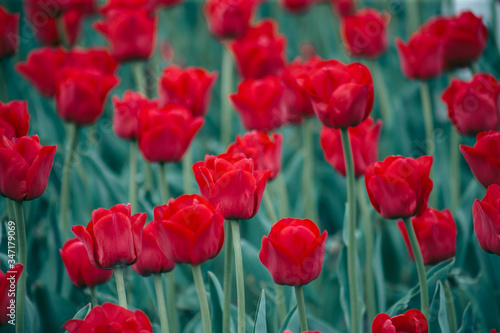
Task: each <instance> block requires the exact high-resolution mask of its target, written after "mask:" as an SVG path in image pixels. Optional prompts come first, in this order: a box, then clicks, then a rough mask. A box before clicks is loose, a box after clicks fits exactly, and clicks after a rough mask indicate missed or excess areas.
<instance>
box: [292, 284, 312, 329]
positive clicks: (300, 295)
mask: <svg viewBox="0 0 500 333" xmlns="http://www.w3.org/2000/svg"><path fill="white" fill-rule="evenodd" d="M295 298H296V299H297V311H298V312H299V320H300V331H301V332H305V331H308V330H309V328H308V327H307V316H306V302H305V301H304V289H303V287H302V286H295Z"/></svg>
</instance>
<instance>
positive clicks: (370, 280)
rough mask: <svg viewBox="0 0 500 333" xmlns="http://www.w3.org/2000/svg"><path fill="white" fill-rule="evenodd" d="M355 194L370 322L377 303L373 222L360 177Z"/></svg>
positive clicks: (375, 312)
mask: <svg viewBox="0 0 500 333" xmlns="http://www.w3.org/2000/svg"><path fill="white" fill-rule="evenodd" d="M357 183H358V184H357V185H358V189H357V191H356V192H357V194H358V202H359V210H360V211H361V215H362V217H363V226H364V229H365V258H366V263H365V279H364V280H365V293H366V309H367V313H368V322H369V323H371V322H372V321H373V319H374V318H375V316H376V315H377V303H376V298H375V282H374V279H375V275H374V273H373V253H374V252H373V239H374V236H373V224H372V221H371V219H370V212H369V210H368V205H367V203H366V198H365V196H364V192H365V185H364V182H363V179H362V178H358V179H357Z"/></svg>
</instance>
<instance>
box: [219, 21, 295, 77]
mask: <svg viewBox="0 0 500 333" xmlns="http://www.w3.org/2000/svg"><path fill="white" fill-rule="evenodd" d="M228 47H229V49H230V50H231V52H232V53H233V55H234V58H235V60H236V67H237V68H238V72H239V73H240V75H241V76H242V77H243V78H244V79H250V78H255V79H260V78H263V77H265V76H267V75H277V74H279V73H280V72H281V71H282V70H283V69H284V68H285V47H286V39H285V36H283V35H280V34H278V33H277V23H276V22H275V21H273V20H271V19H265V20H262V21H260V22H259V23H258V25H256V26H252V27H250V28H248V29H247V31H246V33H245V35H243V36H242V37H241V38H238V39H236V40H234V41H232V42H230V43H229V45H228Z"/></svg>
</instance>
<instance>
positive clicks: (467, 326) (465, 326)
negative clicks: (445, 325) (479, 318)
mask: <svg viewBox="0 0 500 333" xmlns="http://www.w3.org/2000/svg"><path fill="white" fill-rule="evenodd" d="M457 333H474V313H473V311H472V304H471V303H469V304H467V307H466V308H465V310H464V314H463V316H462V325H461V326H460V328H459V329H458V332H457Z"/></svg>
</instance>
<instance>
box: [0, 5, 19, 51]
mask: <svg viewBox="0 0 500 333" xmlns="http://www.w3.org/2000/svg"><path fill="white" fill-rule="evenodd" d="M19 16H20V15H19V13H15V14H11V13H9V12H8V11H7V10H6V9H5V8H4V7H2V6H0V22H1V23H0V59H1V58H4V57H8V56H11V55H13V54H15V53H16V52H17V48H18V47H19Z"/></svg>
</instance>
